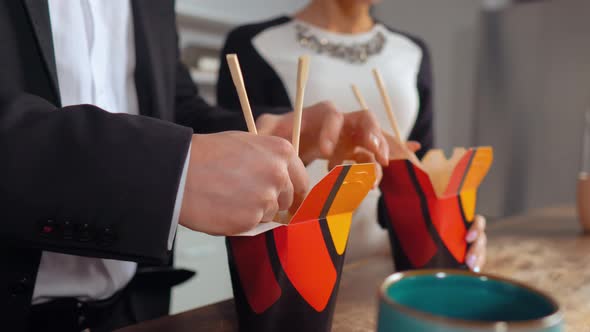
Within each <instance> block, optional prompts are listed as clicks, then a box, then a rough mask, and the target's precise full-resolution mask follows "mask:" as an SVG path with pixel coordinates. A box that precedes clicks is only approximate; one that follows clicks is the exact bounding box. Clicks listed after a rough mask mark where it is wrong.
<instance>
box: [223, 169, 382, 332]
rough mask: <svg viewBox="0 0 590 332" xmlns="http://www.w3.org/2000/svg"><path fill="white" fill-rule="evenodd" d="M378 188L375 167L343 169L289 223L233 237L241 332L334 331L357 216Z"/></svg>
mask: <svg viewBox="0 0 590 332" xmlns="http://www.w3.org/2000/svg"><path fill="white" fill-rule="evenodd" d="M374 183H375V165H374V164H354V165H340V166H337V167H335V168H334V169H332V171H330V172H329V173H328V174H327V175H326V176H325V177H324V178H323V179H322V180H321V181H320V182H319V183H318V184H317V185H315V186H314V187H313V188H312V190H311V191H310V192H309V194H308V195H307V197H306V198H305V199H304V201H303V203H302V204H301V206H300V207H299V209H298V210H297V212H296V213H295V214H294V215H293V217H292V218H291V219H290V221H289V222H288V223H287V224H281V223H265V224H261V225H260V226H259V228H258V229H256V230H254V231H252V232H248V233H245V234H241V236H233V237H228V238H227V247H228V258H229V264H230V272H231V277H232V285H233V290H234V297H235V305H236V309H237V312H238V318H239V322H240V329H241V330H244V331H250V330H252V331H289V330H293V331H328V330H329V329H330V326H331V320H332V316H333V311H334V304H335V298H336V293H337V289H338V283H339V281H340V275H341V272H342V265H343V262H344V254H345V251H346V245H347V241H348V236H349V232H350V226H351V222H352V214H353V212H354V210H355V209H356V208H357V207H358V206H359V205H360V203H361V202H362V200H363V199H364V198H365V196H366V195H367V193H368V192H369V191H370V190H371V188H372V187H373V184H374Z"/></svg>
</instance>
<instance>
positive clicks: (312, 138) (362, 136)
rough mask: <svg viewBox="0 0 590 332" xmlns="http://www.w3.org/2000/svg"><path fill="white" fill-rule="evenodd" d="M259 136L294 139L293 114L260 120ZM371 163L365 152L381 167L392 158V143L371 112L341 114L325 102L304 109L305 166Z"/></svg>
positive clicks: (268, 116) (302, 147)
mask: <svg viewBox="0 0 590 332" xmlns="http://www.w3.org/2000/svg"><path fill="white" fill-rule="evenodd" d="M256 126H257V127H258V133H259V134H261V135H273V136H279V137H283V138H285V139H287V140H291V135H292V132H293V112H289V113H285V114H281V115H274V114H263V115H261V116H260V117H258V120H257V121H256ZM357 148H362V150H364V151H363V152H361V155H360V156H361V157H362V158H363V160H367V157H366V156H365V154H366V153H365V152H368V153H370V154H372V155H373V156H374V158H373V159H374V160H375V161H377V162H378V163H379V164H381V165H387V164H388V163H389V159H388V158H387V157H388V155H389V150H388V144H387V142H386V140H385V137H384V136H383V133H382V131H381V126H380V125H379V122H378V121H377V118H376V117H375V116H374V115H373V114H372V113H370V112H367V111H357V112H351V113H342V112H340V111H339V110H338V109H337V108H336V107H335V106H334V105H333V104H332V103H330V102H321V103H317V104H315V105H312V106H309V107H307V108H305V109H304V110H303V114H302V119H301V142H300V146H299V149H300V151H299V156H300V157H301V159H302V160H303V162H304V163H305V164H309V163H310V162H312V161H314V160H315V159H326V160H330V161H332V162H334V163H336V164H340V163H342V162H343V161H344V160H347V159H348V158H350V157H355V156H359V153H358V151H357V150H358V149H357Z"/></svg>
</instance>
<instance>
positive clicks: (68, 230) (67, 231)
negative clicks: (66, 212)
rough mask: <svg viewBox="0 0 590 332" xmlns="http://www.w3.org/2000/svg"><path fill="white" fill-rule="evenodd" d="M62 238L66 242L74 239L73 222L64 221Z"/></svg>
mask: <svg viewBox="0 0 590 332" xmlns="http://www.w3.org/2000/svg"><path fill="white" fill-rule="evenodd" d="M62 236H63V239H64V240H72V239H74V224H72V222H71V221H64V223H63V230H62Z"/></svg>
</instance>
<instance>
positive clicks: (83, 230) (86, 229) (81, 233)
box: [76, 224, 94, 242]
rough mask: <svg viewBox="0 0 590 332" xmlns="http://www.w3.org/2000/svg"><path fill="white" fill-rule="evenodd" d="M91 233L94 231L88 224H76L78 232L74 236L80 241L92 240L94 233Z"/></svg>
mask: <svg viewBox="0 0 590 332" xmlns="http://www.w3.org/2000/svg"><path fill="white" fill-rule="evenodd" d="M93 233H94V232H93V230H92V226H90V224H81V225H80V226H78V232H77V235H76V237H77V239H78V241H80V242H88V241H90V240H92V237H93V235H94V234H93Z"/></svg>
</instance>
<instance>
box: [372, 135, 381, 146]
mask: <svg viewBox="0 0 590 332" xmlns="http://www.w3.org/2000/svg"><path fill="white" fill-rule="evenodd" d="M371 142H373V145H374V146H375V149H377V150H378V149H379V145H380V144H379V137H377V136H376V135H375V134H373V133H371Z"/></svg>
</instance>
